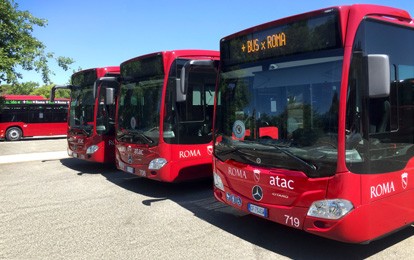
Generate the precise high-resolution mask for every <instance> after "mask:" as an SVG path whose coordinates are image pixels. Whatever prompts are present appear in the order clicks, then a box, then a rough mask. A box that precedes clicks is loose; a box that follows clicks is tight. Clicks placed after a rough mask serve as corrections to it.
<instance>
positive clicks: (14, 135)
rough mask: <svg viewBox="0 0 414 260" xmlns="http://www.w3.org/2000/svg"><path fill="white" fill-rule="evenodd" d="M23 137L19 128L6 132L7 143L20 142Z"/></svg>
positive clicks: (11, 128) (12, 128)
mask: <svg viewBox="0 0 414 260" xmlns="http://www.w3.org/2000/svg"><path fill="white" fill-rule="evenodd" d="M21 137H22V130H20V128H18V127H10V128H9V129H7V131H6V140H7V141H18V140H20V138H21Z"/></svg>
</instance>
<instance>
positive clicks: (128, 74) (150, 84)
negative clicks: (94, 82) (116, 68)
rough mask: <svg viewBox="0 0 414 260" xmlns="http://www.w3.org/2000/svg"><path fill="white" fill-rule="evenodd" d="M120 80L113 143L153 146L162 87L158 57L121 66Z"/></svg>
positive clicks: (161, 71)
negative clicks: (116, 127) (115, 133)
mask: <svg viewBox="0 0 414 260" xmlns="http://www.w3.org/2000/svg"><path fill="white" fill-rule="evenodd" d="M121 73H122V76H123V77H124V80H123V83H122V85H121V94H120V97H119V103H118V106H119V107H118V131H117V136H116V137H117V139H118V140H122V141H129V142H131V143H138V144H148V145H156V144H157V143H158V140H159V124H160V123H159V121H160V120H159V118H160V109H159V108H160V100H161V93H162V88H163V85H164V72H163V63H162V56H155V57H150V58H147V59H143V60H134V61H132V62H129V63H126V64H124V65H123V66H122V65H121Z"/></svg>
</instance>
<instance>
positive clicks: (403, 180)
mask: <svg viewBox="0 0 414 260" xmlns="http://www.w3.org/2000/svg"><path fill="white" fill-rule="evenodd" d="M401 185H402V187H403V189H404V190H405V189H407V187H408V173H407V172H404V173H403V174H401Z"/></svg>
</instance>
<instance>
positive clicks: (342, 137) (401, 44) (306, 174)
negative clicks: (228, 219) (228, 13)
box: [213, 5, 414, 243]
mask: <svg viewBox="0 0 414 260" xmlns="http://www.w3.org/2000/svg"><path fill="white" fill-rule="evenodd" d="M413 41H414V23H413V20H412V18H411V17H410V15H409V14H408V13H407V12H406V11H403V10H399V9H395V8H391V7H383V6H375V5H352V6H340V7H333V8H327V9H323V10H318V11H313V12H310V13H305V14H301V15H296V16H292V17H287V18H283V19H280V20H277V21H273V22H269V23H266V24H262V25H259V26H255V27H253V28H250V29H246V30H244V31H241V32H238V33H235V34H233V35H230V36H228V37H225V38H223V39H222V40H221V41H220V44H221V46H220V54H221V57H220V70H219V74H220V75H219V78H220V82H219V84H218V89H217V91H216V93H217V102H216V103H217V110H216V113H215V125H214V132H215V139H214V159H213V160H214V161H213V166H214V167H213V168H214V169H213V171H214V183H215V186H214V187H215V188H214V195H215V197H216V198H217V199H218V200H219V201H221V202H223V203H226V204H228V205H231V206H233V207H235V208H237V209H240V210H242V211H245V212H248V213H251V214H254V215H257V216H260V217H262V218H266V219H269V220H271V221H274V222H277V223H280V224H283V225H287V226H290V227H293V228H297V229H302V230H305V231H307V232H310V233H313V234H316V235H319V236H323V237H326V238H330V239H335V240H339V241H344V242H351V243H367V242H369V241H371V240H374V239H377V238H379V237H381V236H384V235H386V234H389V233H390V232H394V231H395V230H398V229H400V228H402V227H405V226H409V225H411V224H412V223H413V222H414V204H413V201H414V181H413V179H414V109H413V108H414V84H413V82H414V81H413V78H414V49H413V47H412V42H413ZM271 127H273V129H274V130H275V131H273V132H274V135H273V136H272V135H271V134H270V132H272V131H271V130H272V128H271ZM264 129H267V131H268V132H269V134H265V131H262V130H264ZM276 133H277V134H276Z"/></svg>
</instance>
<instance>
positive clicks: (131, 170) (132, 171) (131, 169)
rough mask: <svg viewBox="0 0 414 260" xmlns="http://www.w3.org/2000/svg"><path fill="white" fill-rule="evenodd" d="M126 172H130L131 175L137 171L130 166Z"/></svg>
mask: <svg viewBox="0 0 414 260" xmlns="http://www.w3.org/2000/svg"><path fill="white" fill-rule="evenodd" d="M126 171H127V172H129V173H134V172H135V171H134V168H132V167H130V166H127V167H126Z"/></svg>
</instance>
